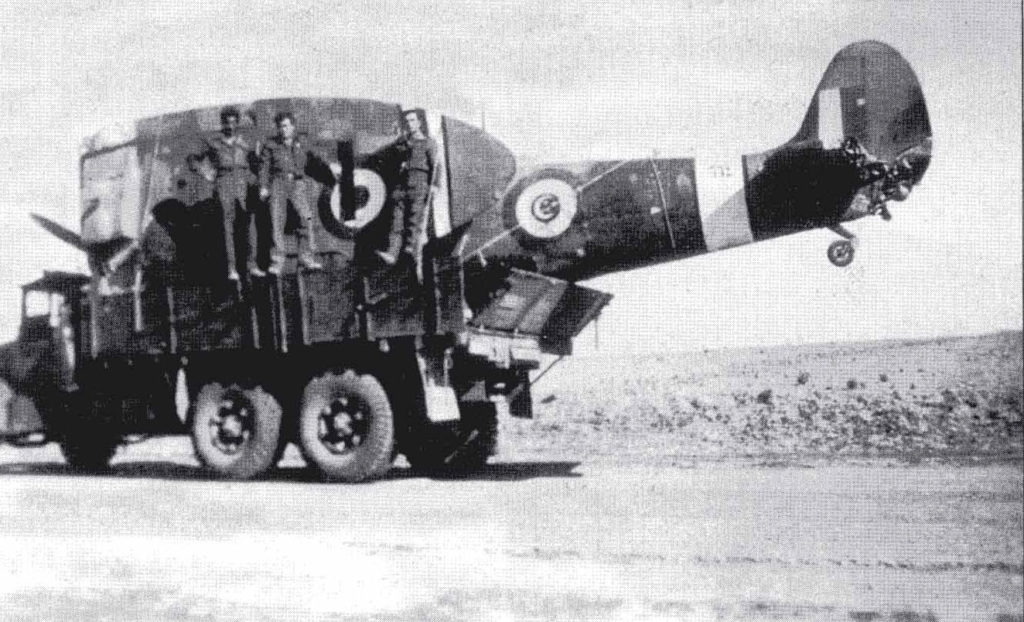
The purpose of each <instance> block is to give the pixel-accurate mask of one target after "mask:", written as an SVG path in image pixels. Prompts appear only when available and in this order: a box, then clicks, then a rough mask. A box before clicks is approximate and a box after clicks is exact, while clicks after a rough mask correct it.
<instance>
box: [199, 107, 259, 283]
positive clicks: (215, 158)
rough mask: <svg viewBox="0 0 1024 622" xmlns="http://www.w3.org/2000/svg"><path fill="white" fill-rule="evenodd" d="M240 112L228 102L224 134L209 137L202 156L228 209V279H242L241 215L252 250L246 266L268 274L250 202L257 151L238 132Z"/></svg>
mask: <svg viewBox="0 0 1024 622" xmlns="http://www.w3.org/2000/svg"><path fill="white" fill-rule="evenodd" d="M239 119H240V114H239V112H238V108H235V107H234V106H227V107H225V108H223V109H222V110H221V111H220V135H219V136H217V137H215V138H212V139H207V140H205V141H204V145H203V147H204V148H203V155H202V158H201V159H202V160H205V161H206V163H205V167H203V168H204V169H205V171H206V172H207V173H208V174H209V175H211V176H213V177H214V179H213V180H211V181H214V182H215V184H216V186H215V187H216V193H217V200H218V201H219V202H220V207H221V210H222V211H223V212H224V247H225V250H226V251H227V259H228V279H230V280H232V281H237V280H238V269H237V267H236V262H235V248H236V247H235V219H236V218H237V217H238V216H239V215H241V217H242V221H243V223H244V229H245V230H246V231H247V232H248V240H249V250H248V252H247V254H246V269H247V270H248V271H249V273H250V274H252V275H253V276H265V273H264V272H263V271H262V270H260V269H259V266H258V265H256V250H257V249H256V245H257V240H258V235H257V233H258V232H257V231H256V222H255V212H254V210H253V209H252V208H251V207H250V206H249V201H248V198H249V189H250V188H251V187H252V185H253V181H254V179H253V177H254V176H253V165H254V151H253V148H252V147H251V146H250V145H249V142H248V141H247V140H246V139H245V137H243V136H240V135H239V134H238V123H239Z"/></svg>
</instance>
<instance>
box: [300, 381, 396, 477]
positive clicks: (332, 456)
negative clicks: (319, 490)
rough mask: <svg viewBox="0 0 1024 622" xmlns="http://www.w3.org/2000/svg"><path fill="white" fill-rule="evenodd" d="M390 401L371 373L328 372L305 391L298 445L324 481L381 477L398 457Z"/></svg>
mask: <svg viewBox="0 0 1024 622" xmlns="http://www.w3.org/2000/svg"><path fill="white" fill-rule="evenodd" d="M394 446H395V423H394V416H393V414H392V411H391V403H390V402H389V401H388V396H387V393H386V392H385V391H384V387H382V386H381V384H380V382H379V381H378V380H377V379H376V378H374V377H373V376H370V375H366V374H364V375H357V374H356V373H355V372H352V371H346V372H345V373H343V374H340V375H339V374H336V373H333V372H328V373H326V374H324V375H322V376H319V377H317V378H314V379H313V380H311V381H310V382H309V384H308V385H306V389H305V390H304V391H303V393H302V409H301V411H300V413H299V449H301V451H302V456H303V457H304V458H305V459H306V462H308V463H309V464H310V465H311V466H314V467H315V468H316V469H317V470H318V471H319V472H320V474H321V476H322V477H323V478H324V479H326V480H331V481H341V482H360V481H363V480H366V479H370V478H374V477H380V476H381V475H384V474H385V473H387V471H388V469H390V468H391V463H392V461H393V459H394Z"/></svg>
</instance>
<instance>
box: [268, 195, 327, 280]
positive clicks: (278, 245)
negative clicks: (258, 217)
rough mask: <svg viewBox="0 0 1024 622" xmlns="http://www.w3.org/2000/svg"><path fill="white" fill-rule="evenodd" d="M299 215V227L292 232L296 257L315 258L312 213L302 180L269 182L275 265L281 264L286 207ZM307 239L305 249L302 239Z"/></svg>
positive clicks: (271, 253) (272, 259)
mask: <svg viewBox="0 0 1024 622" xmlns="http://www.w3.org/2000/svg"><path fill="white" fill-rule="evenodd" d="M289 203H291V206H292V208H293V209H294V210H295V212H296V213H297V214H298V215H299V227H298V229H297V230H296V231H295V233H296V235H297V236H298V251H299V257H300V258H302V259H306V260H312V259H314V255H315V254H316V240H315V239H314V237H313V222H312V221H313V210H312V209H311V208H310V206H309V194H308V192H307V190H306V180H305V178H302V177H300V178H298V179H288V178H287V177H278V178H275V179H274V180H273V181H271V183H270V222H271V228H272V229H273V236H272V246H271V248H270V257H271V261H273V263H274V264H275V265H278V266H280V265H282V264H283V263H284V225H285V223H286V222H287V221H288V204H289ZM303 239H305V240H306V245H305V246H306V247H305V249H303V248H302V240H303Z"/></svg>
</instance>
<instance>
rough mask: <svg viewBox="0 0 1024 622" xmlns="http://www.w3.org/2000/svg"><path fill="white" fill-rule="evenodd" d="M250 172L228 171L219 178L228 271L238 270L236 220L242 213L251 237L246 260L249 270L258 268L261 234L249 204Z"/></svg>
mask: <svg viewBox="0 0 1024 622" xmlns="http://www.w3.org/2000/svg"><path fill="white" fill-rule="evenodd" d="M248 198H249V177H248V174H245V175H242V174H232V173H228V174H225V175H222V176H220V177H218V178H217V200H218V201H219V202H220V209H221V211H222V212H223V214H224V248H225V249H226V250H227V257H228V272H229V273H230V272H237V262H236V260H235V249H236V247H235V221H236V218H237V217H238V215H239V214H240V215H241V217H242V219H243V221H244V227H245V229H246V231H247V233H248V237H249V249H248V251H247V257H246V261H245V267H246V269H247V270H252V269H253V268H256V267H257V266H256V250H257V249H256V245H257V244H258V240H259V235H258V233H259V232H258V231H257V230H256V218H255V216H256V214H255V212H254V211H253V210H252V209H249V206H248Z"/></svg>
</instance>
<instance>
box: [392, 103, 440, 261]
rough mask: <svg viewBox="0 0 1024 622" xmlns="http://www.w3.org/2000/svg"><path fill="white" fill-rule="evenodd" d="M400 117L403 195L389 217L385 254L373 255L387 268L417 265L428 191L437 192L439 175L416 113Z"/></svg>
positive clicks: (434, 145)
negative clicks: (403, 151) (408, 262)
mask: <svg viewBox="0 0 1024 622" xmlns="http://www.w3.org/2000/svg"><path fill="white" fill-rule="evenodd" d="M403 117H404V120H405V127H406V135H405V148H406V152H407V157H406V161H405V163H404V164H403V167H402V169H403V172H404V177H405V179H404V182H405V183H404V191H403V192H402V193H401V195H400V197H399V200H398V201H396V203H397V204H396V205H395V208H394V212H393V213H392V218H391V234H390V236H389V238H388V248H387V250H385V251H377V255H378V256H380V258H381V260H382V261H384V263H386V264H388V265H394V264H395V263H397V262H398V260H399V259H400V258H407V259H409V260H411V261H412V263H413V265H418V264H419V259H420V251H421V250H422V249H421V246H422V240H421V237H422V235H423V227H424V226H425V223H426V220H427V210H428V207H429V202H430V193H431V189H434V190H436V189H437V184H438V179H439V177H440V175H441V170H440V163H439V162H438V159H437V143H436V142H434V139H433V138H430V137H429V136H427V135H426V134H425V133H424V128H423V121H422V119H421V118H420V112H419V111H418V110H406V111H405V113H404V114H403Z"/></svg>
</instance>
